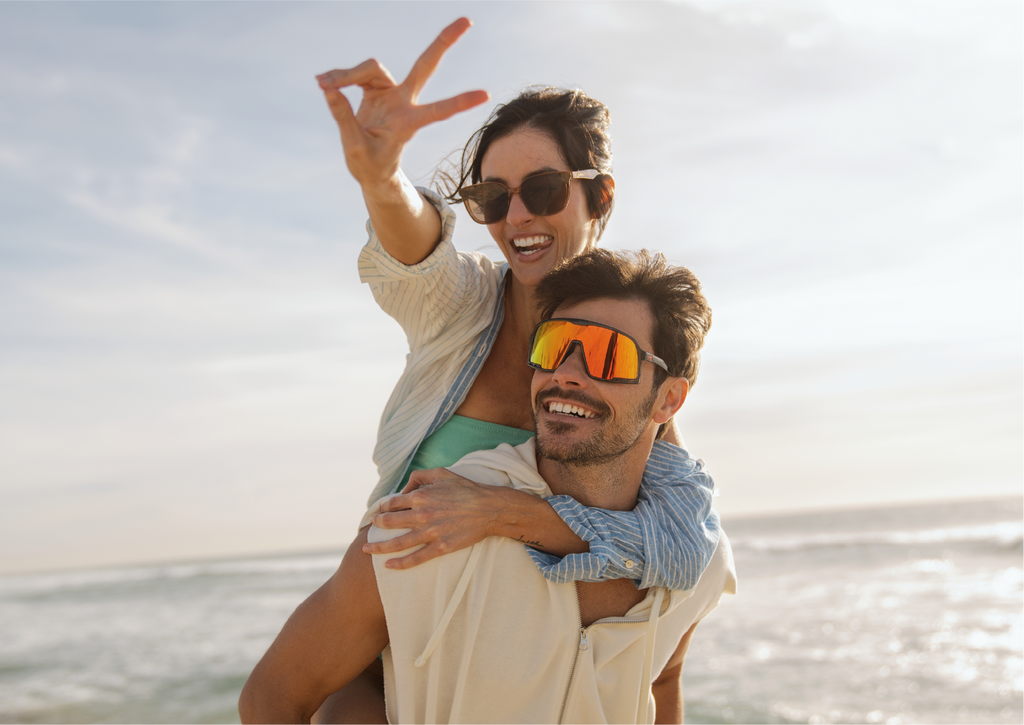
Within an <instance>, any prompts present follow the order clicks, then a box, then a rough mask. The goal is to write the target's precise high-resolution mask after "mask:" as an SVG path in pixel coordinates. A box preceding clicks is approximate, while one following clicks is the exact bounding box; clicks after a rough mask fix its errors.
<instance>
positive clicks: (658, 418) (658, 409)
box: [651, 378, 690, 425]
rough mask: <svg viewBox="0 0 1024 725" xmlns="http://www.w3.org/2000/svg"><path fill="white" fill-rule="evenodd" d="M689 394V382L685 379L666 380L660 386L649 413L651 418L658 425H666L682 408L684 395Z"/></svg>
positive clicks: (684, 399)
mask: <svg viewBox="0 0 1024 725" xmlns="http://www.w3.org/2000/svg"><path fill="white" fill-rule="evenodd" d="M688 392H690V381H689V380H687V379H686V378H668V379H667V380H666V381H665V382H663V383H662V384H661V391H660V392H659V393H658V400H657V401H656V402H655V404H654V410H653V411H651V417H652V418H653V419H654V422H655V423H657V424H658V425H661V424H662V423H667V422H668V421H670V420H671V419H672V416H673V415H675V414H676V412H678V410H679V409H680V408H682V407H683V403H684V402H685V401H686V394H687V393H688Z"/></svg>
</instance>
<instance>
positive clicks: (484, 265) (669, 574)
mask: <svg viewBox="0 0 1024 725" xmlns="http://www.w3.org/2000/svg"><path fill="white" fill-rule="evenodd" d="M419 191H420V193H421V194H423V195H424V197H426V198H427V199H428V200H429V201H430V202H431V203H433V204H434V206H435V207H437V210H438V212H439V213H440V215H441V225H442V236H441V241H440V242H439V243H438V245H437V248H436V249H434V251H433V252H432V253H431V254H430V256H428V257H427V258H426V259H424V260H423V261H422V262H420V263H419V264H414V265H411V266H407V265H404V264H402V263H401V262H399V261H398V260H396V259H395V258H394V257H392V256H391V255H390V254H389V253H388V252H387V251H386V250H385V249H384V247H383V246H382V245H381V243H380V240H379V239H378V238H377V235H376V234H375V233H374V231H373V228H372V226H371V225H370V224H369V223H367V225H366V228H367V231H368V232H369V235H370V239H369V241H368V242H367V243H366V246H365V247H363V250H362V251H361V252H360V254H359V278H360V279H361V280H362V281H363V282H366V283H367V284H369V285H370V289H371V290H372V291H373V296H374V299H375V300H376V301H377V304H378V305H380V307H381V309H383V310H384V311H385V312H386V313H387V314H388V315H390V316H391V317H393V318H394V319H395V320H396V321H397V322H398V324H399V325H401V326H402V329H403V330H404V331H405V334H406V337H407V338H408V341H409V354H408V356H406V366H405V371H404V372H403V373H402V377H401V378H400V379H399V381H398V384H397V385H396V386H395V390H394V392H392V394H391V398H390V399H389V400H388V402H387V405H386V406H385V407H384V413H383V414H382V415H381V420H380V427H379V429H378V431H377V444H376V446H375V447H374V451H373V460H374V463H376V464H377V473H378V475H379V477H380V479H379V481H378V483H377V486H376V487H375V488H374V489H373V492H372V493H371V494H370V498H369V500H368V502H367V505H368V506H370V505H372V504H373V503H374V502H376V501H377V500H378V499H380V498H381V497H383V496H386V495H388V494H390V493H393V492H394V490H395V488H396V487H397V485H398V483H399V482H400V481H401V479H402V476H403V475H404V474H405V470H406V468H407V467H408V465H409V462H410V461H411V460H412V456H413V454H414V453H415V452H416V448H417V447H418V446H419V444H420V442H421V441H423V439H425V438H426V437H427V436H429V435H431V434H432V433H433V432H434V431H436V430H437V429H438V428H440V427H441V426H442V425H444V423H445V422H446V421H447V420H448V419H449V418H450V417H451V416H452V414H453V413H454V412H455V410H456V409H457V408H458V407H459V405H461V404H462V401H463V400H464V399H465V397H466V393H468V392H469V388H470V386H471V385H472V384H473V381H474V380H475V379H476V376H477V373H479V372H480V368H481V367H482V366H483V362H484V360H486V359H487V355H488V353H489V352H490V350H491V346H492V345H493V344H494V340H495V338H496V337H497V334H498V329H499V328H500V327H501V321H502V317H503V315H504V284H503V281H504V278H505V273H506V271H507V269H508V265H507V264H501V265H496V264H494V263H493V262H492V261H491V260H490V259H488V258H487V257H486V256H484V255H482V254H477V253H472V254H466V253H461V252H457V251H456V250H455V247H454V245H453V244H452V234H453V232H454V229H455V212H453V211H452V210H451V209H450V208H449V207H448V206H447V205H446V204H445V203H444V201H443V200H442V199H441V197H440V196H439V195H438V194H436V193H435V192H433V191H430V190H429V189H422V188H421V189H420V190H419ZM713 489H714V482H713V481H712V480H711V477H710V476H709V475H708V474H707V473H706V472H705V471H704V470H703V464H702V463H701V462H700V461H694V460H693V459H691V458H690V457H689V456H688V455H687V454H686V452H685V451H683V450H682V449H681V448H678V447H676V446H673V445H671V444H669V443H664V442H658V443H656V444H655V448H654V452H653V453H652V455H651V459H650V460H649V462H648V466H647V470H646V471H645V473H644V480H643V484H642V485H641V489H640V502H639V504H638V505H637V507H636V509H635V510H634V511H625V512H624V511H606V510H604V509H592V508H586V507H585V506H582V505H581V504H579V503H578V502H576V501H574V500H573V499H571V498H569V497H568V496H555V497H553V498H552V499H550V501H551V504H552V506H553V507H554V509H555V511H556V512H557V513H558V515H559V516H561V517H562V519H563V520H565V522H566V523H567V524H568V525H569V526H570V528H572V529H573V531H574V532H575V533H576V534H577V536H579V537H580V538H582V539H584V540H585V541H588V542H590V552H589V553H587V554H573V555H570V556H567V557H564V558H559V557H555V556H552V555H550V554H543V553H541V552H537V551H534V550H531V555H532V556H533V557H534V561H536V562H537V565H538V566H539V567H540V568H541V571H542V572H543V573H544V575H545V577H547V578H548V579H550V580H552V581H556V582H569V581H603V580H607V579H619V578H628V579H633V580H634V581H636V582H637V585H638V586H639V587H648V586H666V587H668V588H670V589H677V590H687V589H692V588H693V586H694V585H695V584H696V581H697V579H698V578H699V577H700V574H701V572H703V570H704V568H705V566H707V563H708V561H710V559H711V555H712V554H713V553H714V550H715V546H716V545H717V544H718V514H717V513H715V512H714V511H712V510H711V495H712V492H713Z"/></svg>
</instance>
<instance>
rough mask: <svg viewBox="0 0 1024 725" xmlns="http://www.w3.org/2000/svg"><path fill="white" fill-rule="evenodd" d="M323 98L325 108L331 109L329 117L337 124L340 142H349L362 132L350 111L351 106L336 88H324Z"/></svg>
mask: <svg viewBox="0 0 1024 725" xmlns="http://www.w3.org/2000/svg"><path fill="white" fill-rule="evenodd" d="M324 98H325V99H326V100H327V107H328V108H330V109H331V115H332V116H334V121H335V122H336V123H337V124H338V129H339V130H340V131H341V137H342V140H345V141H347V140H349V139H350V138H351V137H352V136H353V135H354V134H359V133H361V132H362V128H361V127H360V126H359V122H358V121H356V115H355V113H354V112H353V111H352V104H351V103H349V102H348V98H346V97H345V94H344V93H342V92H341V91H339V90H338V89H337V88H325V89H324Z"/></svg>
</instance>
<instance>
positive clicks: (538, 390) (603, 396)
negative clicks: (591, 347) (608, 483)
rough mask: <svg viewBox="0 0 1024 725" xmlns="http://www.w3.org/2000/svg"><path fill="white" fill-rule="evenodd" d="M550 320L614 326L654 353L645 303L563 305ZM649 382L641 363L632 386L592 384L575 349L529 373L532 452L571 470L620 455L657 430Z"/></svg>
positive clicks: (654, 393) (606, 301)
mask: <svg viewBox="0 0 1024 725" xmlns="http://www.w3.org/2000/svg"><path fill="white" fill-rule="evenodd" d="M554 317H570V318H575V319H579V320H587V321H589V322H597V323H600V324H602V325H608V326H609V327H614V328H616V329H617V330H621V331H623V332H625V333H626V334H628V335H630V336H631V337H633V338H634V339H635V340H636V341H637V342H638V343H639V344H640V347H641V348H642V349H644V350H647V351H649V352H652V353H654V354H655V355H657V354H658V351H657V350H655V349H654V347H653V341H652V339H651V332H652V330H653V327H654V318H653V316H652V315H651V312H650V309H649V308H648V305H647V303H645V302H639V301H636V300H628V301H623V300H612V299H596V300H589V301H587V302H580V303H578V304H575V305H563V306H562V307H559V308H558V309H557V310H556V311H555V314H554ZM653 377H654V367H653V365H652V364H651V363H648V362H643V363H641V364H640V382H639V383H637V384H636V385H624V384H622V383H608V382H605V381H603V380H594V379H593V378H591V377H590V376H589V375H587V370H586V365H585V363H584V361H583V354H582V352H581V351H580V346H579V345H573V348H572V352H571V353H570V355H569V357H567V358H566V359H565V360H564V361H563V362H562V364H561V365H560V366H559V367H558V369H557V370H555V371H554V372H543V371H541V370H537V371H536V372H534V374H533V384H532V388H531V394H532V397H533V420H534V425H535V427H536V431H537V451H538V452H539V453H540V455H542V456H543V457H544V458H547V459H548V460H552V461H558V462H560V463H567V464H572V465H594V464H599V463H603V462H606V461H607V460H609V459H611V458H615V457H617V456H620V455H622V454H623V453H625V452H626V451H627V450H629V449H630V448H632V447H633V446H634V445H635V444H636V443H637V441H638V440H639V439H640V437H641V436H642V435H643V434H644V433H645V432H647V431H648V430H649V429H650V427H652V426H653V427H654V428H655V429H656V428H657V423H655V422H654V421H653V419H652V415H651V413H652V408H653V407H654V403H655V400H656V399H657V396H658V390H657V389H654V388H653V385H652V383H653ZM570 407H571V408H570Z"/></svg>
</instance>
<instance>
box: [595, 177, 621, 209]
mask: <svg viewBox="0 0 1024 725" xmlns="http://www.w3.org/2000/svg"><path fill="white" fill-rule="evenodd" d="M594 181H595V182H596V183H597V184H598V196H597V204H595V205H594V212H593V214H591V216H592V217H593V218H594V219H600V218H601V217H603V216H604V215H605V214H607V213H608V210H609V209H611V206H612V200H613V199H614V198H615V179H613V178H612V177H611V176H609V175H607V174H601V175H600V176H598V177H596V178H595V179H594Z"/></svg>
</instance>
